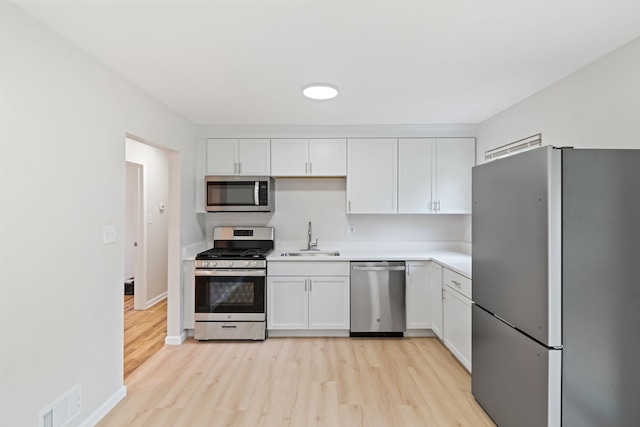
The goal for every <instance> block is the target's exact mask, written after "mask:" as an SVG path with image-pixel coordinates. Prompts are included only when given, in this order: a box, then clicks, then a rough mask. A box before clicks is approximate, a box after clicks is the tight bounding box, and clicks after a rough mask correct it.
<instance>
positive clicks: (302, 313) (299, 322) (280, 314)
mask: <svg viewBox="0 0 640 427" xmlns="http://www.w3.org/2000/svg"><path fill="white" fill-rule="evenodd" d="M307 287H308V279H307V278H306V277H295V276H292V277H269V278H268V279H267V297H268V300H267V329H307V328H308V327H309V306H308V304H309V301H308V298H307V295H308V291H307Z"/></svg>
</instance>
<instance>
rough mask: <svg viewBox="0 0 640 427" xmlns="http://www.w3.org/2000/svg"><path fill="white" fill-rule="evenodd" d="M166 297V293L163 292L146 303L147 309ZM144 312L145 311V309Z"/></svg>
mask: <svg viewBox="0 0 640 427" xmlns="http://www.w3.org/2000/svg"><path fill="white" fill-rule="evenodd" d="M166 297H167V292H163V293H161V294H160V295H158V296H157V297H155V298H153V299H152V300H149V301H147V308H151V307H153V306H154V305H156V304H157V303H159V302H160V301H162V300H163V299H165V298H166ZM145 310H146V309H145Z"/></svg>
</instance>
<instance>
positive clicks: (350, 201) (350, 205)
mask: <svg viewBox="0 0 640 427" xmlns="http://www.w3.org/2000/svg"><path fill="white" fill-rule="evenodd" d="M348 211H349V212H351V200H349V209H348Z"/></svg>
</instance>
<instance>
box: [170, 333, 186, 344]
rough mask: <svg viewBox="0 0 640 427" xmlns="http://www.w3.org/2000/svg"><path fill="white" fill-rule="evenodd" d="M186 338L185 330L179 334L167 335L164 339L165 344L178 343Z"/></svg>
mask: <svg viewBox="0 0 640 427" xmlns="http://www.w3.org/2000/svg"><path fill="white" fill-rule="evenodd" d="M186 339H187V331H186V330H185V331H182V334H180V335H172V336H169V335H167V336H166V337H165V339H164V343H165V344H166V345H180V344H182V343H183V342H184V341H185V340H186Z"/></svg>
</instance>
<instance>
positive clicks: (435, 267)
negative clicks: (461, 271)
mask: <svg viewBox="0 0 640 427" xmlns="http://www.w3.org/2000/svg"><path fill="white" fill-rule="evenodd" d="M443 295H444V294H443V293H442V266H441V265H440V264H438V263H437V262H432V263H431V330H432V331H433V333H434V334H436V336H437V337H438V338H440V339H442V304H443V302H444V299H443Z"/></svg>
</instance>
